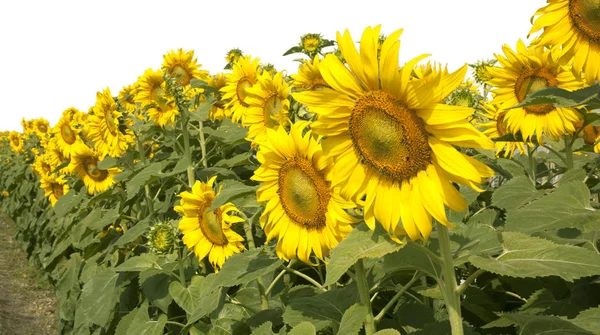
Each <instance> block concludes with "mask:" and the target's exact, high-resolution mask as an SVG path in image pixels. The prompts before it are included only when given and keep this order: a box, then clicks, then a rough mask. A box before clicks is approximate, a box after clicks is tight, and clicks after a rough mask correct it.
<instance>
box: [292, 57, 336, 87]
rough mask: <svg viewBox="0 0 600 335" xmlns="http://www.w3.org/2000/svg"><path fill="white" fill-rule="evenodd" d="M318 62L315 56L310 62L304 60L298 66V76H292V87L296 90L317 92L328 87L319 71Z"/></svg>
mask: <svg viewBox="0 0 600 335" xmlns="http://www.w3.org/2000/svg"><path fill="white" fill-rule="evenodd" d="M319 62H320V59H319V56H315V58H313V60H312V61H307V60H305V61H303V62H302V63H301V64H300V66H298V74H293V75H292V79H294V82H293V83H292V85H293V86H294V87H295V88H296V89H297V90H301V91H303V90H318V89H321V88H323V87H329V85H327V83H326V82H325V79H323V76H322V75H321V72H320V71H319Z"/></svg>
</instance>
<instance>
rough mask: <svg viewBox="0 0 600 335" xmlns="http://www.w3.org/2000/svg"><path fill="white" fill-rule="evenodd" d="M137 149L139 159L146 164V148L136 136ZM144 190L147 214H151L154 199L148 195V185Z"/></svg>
mask: <svg viewBox="0 0 600 335" xmlns="http://www.w3.org/2000/svg"><path fill="white" fill-rule="evenodd" d="M137 146H138V151H139V152H140V160H141V161H142V163H143V164H144V165H146V150H144V143H142V141H141V140H140V139H139V138H138V141H137ZM144 192H145V194H146V204H147V206H148V213H147V215H152V213H154V201H153V200H152V198H151V197H150V185H148V184H146V185H144Z"/></svg>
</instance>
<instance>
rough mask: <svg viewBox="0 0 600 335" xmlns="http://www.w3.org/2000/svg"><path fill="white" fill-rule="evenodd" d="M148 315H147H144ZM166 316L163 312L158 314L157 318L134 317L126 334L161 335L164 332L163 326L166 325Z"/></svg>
mask: <svg viewBox="0 0 600 335" xmlns="http://www.w3.org/2000/svg"><path fill="white" fill-rule="evenodd" d="M146 313H147V312H146ZM146 317H148V315H146ZM167 320H168V317H167V315H165V314H160V315H159V316H158V320H156V321H155V320H150V318H148V319H147V320H145V319H144V320H141V319H138V318H136V319H134V320H133V322H132V323H131V325H130V326H129V328H128V330H127V331H128V334H136V335H138V334H139V335H162V334H164V330H165V326H166V325H167Z"/></svg>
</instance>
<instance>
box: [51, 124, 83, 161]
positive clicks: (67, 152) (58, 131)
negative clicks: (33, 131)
mask: <svg viewBox="0 0 600 335" xmlns="http://www.w3.org/2000/svg"><path fill="white" fill-rule="evenodd" d="M52 133H53V134H54V138H55V143H56V146H57V148H58V149H59V150H60V152H61V153H62V155H63V156H64V157H65V158H69V157H71V151H72V150H73V146H74V145H75V144H77V143H82V141H81V137H79V134H78V133H79V130H78V129H77V127H76V123H75V121H72V118H71V116H70V114H65V113H63V116H62V117H61V118H60V119H59V120H58V122H57V123H56V124H55V125H54V127H53V128H52Z"/></svg>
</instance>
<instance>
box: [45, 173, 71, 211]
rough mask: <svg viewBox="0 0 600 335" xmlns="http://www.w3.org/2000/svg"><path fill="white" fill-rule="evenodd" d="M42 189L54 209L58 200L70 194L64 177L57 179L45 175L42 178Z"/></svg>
mask: <svg viewBox="0 0 600 335" xmlns="http://www.w3.org/2000/svg"><path fill="white" fill-rule="evenodd" d="M40 187H41V188H42V189H43V190H44V196H46V197H48V201H50V205H52V207H54V204H56V201H58V198H60V197H62V196H63V195H65V194H67V192H69V189H70V188H69V185H67V180H66V179H65V177H64V176H58V177H55V176H54V175H52V176H49V175H45V176H42V177H41V178H40Z"/></svg>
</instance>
